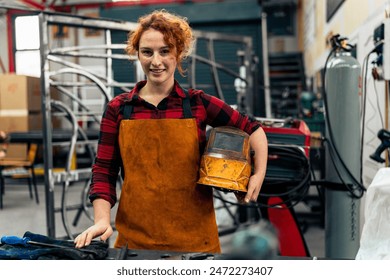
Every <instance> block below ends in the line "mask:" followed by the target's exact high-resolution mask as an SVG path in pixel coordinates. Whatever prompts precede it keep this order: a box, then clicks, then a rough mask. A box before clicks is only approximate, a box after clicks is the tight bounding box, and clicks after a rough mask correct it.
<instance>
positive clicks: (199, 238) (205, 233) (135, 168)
mask: <svg viewBox="0 0 390 280" xmlns="http://www.w3.org/2000/svg"><path fill="white" fill-rule="evenodd" d="M183 109H184V112H185V113H184V115H185V118H184V119H146V120H130V119H129V117H130V115H131V111H132V105H130V104H126V105H125V110H124V119H123V120H122V121H121V123H120V130H119V145H120V151H121V157H122V161H123V168H124V173H125V178H124V182H123V186H122V192H121V196H120V202H119V208H118V211H117V215H116V221H115V225H116V229H117V230H118V237H117V239H116V242H115V245H114V246H115V247H117V248H118V247H122V246H124V245H125V244H126V243H127V245H128V247H129V248H133V249H149V250H163V251H166V250H167V251H181V252H214V253H219V252H220V244H219V238H218V228H217V225H216V219H215V212H214V206H213V196H212V189H211V188H200V187H197V185H196V182H197V178H198V169H199V158H200V155H199V143H198V133H197V126H196V121H195V119H194V118H192V116H191V109H190V106H189V99H188V97H187V98H186V99H184V102H183Z"/></svg>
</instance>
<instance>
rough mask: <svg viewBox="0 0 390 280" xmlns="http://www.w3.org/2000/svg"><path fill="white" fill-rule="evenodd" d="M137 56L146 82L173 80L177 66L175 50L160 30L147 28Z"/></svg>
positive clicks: (170, 81)
mask: <svg viewBox="0 0 390 280" xmlns="http://www.w3.org/2000/svg"><path fill="white" fill-rule="evenodd" d="M138 58H139V60H140V62H141V65H142V69H143V70H144V72H145V75H146V77H147V80H148V82H152V83H158V84H161V83H165V82H168V83H173V82H174V74H175V70H176V66H177V61H176V57H175V52H174V50H173V49H170V48H169V46H168V45H167V44H166V43H165V41H164V37H163V34H162V33H161V32H160V31H157V30H155V29H148V30H146V31H145V32H144V33H143V34H142V36H141V38H140V42H139V51H138Z"/></svg>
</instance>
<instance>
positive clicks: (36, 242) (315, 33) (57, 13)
mask: <svg viewBox="0 0 390 280" xmlns="http://www.w3.org/2000/svg"><path fill="white" fill-rule="evenodd" d="M357 2H358V3H357ZM157 9H166V10H168V11H170V12H174V13H177V14H180V15H182V16H184V17H186V18H188V20H189V22H190V25H191V27H192V28H193V29H194V35H195V37H196V43H195V45H194V48H193V52H192V53H191V55H190V56H189V57H188V58H187V59H186V60H185V62H184V65H185V68H186V69H187V73H186V75H185V76H184V77H183V76H180V75H176V76H175V78H176V79H177V80H178V81H179V82H180V84H181V85H182V86H183V87H185V88H198V89H202V90H203V91H205V92H206V93H209V94H211V95H214V96H216V97H218V98H220V99H221V100H223V101H225V102H227V103H228V104H229V105H231V106H233V107H234V108H236V109H237V110H240V111H241V112H243V113H245V114H247V115H249V116H252V117H254V118H255V119H257V120H258V121H259V122H260V123H261V124H262V128H263V129H264V131H265V133H266V136H267V139H268V162H267V170H266V176H265V180H264V183H263V186H262V188H261V192H260V195H259V197H258V200H257V202H255V203H250V204H244V203H240V201H239V200H238V198H237V197H236V196H235V195H234V194H235V192H240V191H242V189H243V188H244V189H245V188H246V184H247V181H246V182H241V184H240V185H238V186H236V187H227V188H225V187H223V186H222V187H221V185H223V184H224V183H220V184H219V183H218V182H215V180H213V179H210V177H211V176H218V174H210V173H208V174H206V173H207V172H205V175H204V177H202V178H201V180H202V183H203V184H208V183H210V182H211V181H212V183H210V185H211V186H210V187H211V188H213V194H214V206H215V212H216V217H217V222H218V233H219V237H220V240H221V246H222V253H221V254H210V253H207V252H205V253H203V254H202V253H193V252H188V253H182V252H159V251H147V250H132V248H127V247H124V248H121V249H116V248H113V243H114V237H111V238H110V239H109V240H108V242H105V243H103V242H100V241H98V240H96V241H94V242H93V243H92V244H91V245H90V246H88V249H87V248H85V249H75V248H74V246H73V242H72V240H74V238H75V236H77V234H79V233H80V232H81V231H83V230H84V229H86V228H87V227H89V226H90V225H92V224H93V209H92V205H91V203H90V201H89V199H88V193H89V186H90V182H91V181H90V180H91V167H92V164H93V162H94V158H95V154H96V147H97V143H98V141H99V127H100V123H101V119H102V114H103V112H104V109H105V105H106V104H107V103H108V102H109V101H110V100H111V99H112V98H113V97H115V96H117V95H118V94H120V93H123V92H129V91H130V90H131V89H132V88H133V87H134V86H135V84H136V83H137V82H139V81H141V80H143V79H144V78H145V77H144V74H143V72H142V69H141V66H140V64H139V63H138V61H137V57H136V56H129V55H127V54H126V52H125V51H124V49H125V47H126V40H127V35H128V33H129V32H130V31H131V30H134V29H135V27H136V26H137V19H138V18H139V17H140V16H142V15H144V14H146V13H149V12H151V11H153V10H157ZM389 80H390V1H388V0H378V1H370V0H359V1H357V0H323V1H315V0H241V1H238V0H219V1H215V0H160V1H158V0H133V1H131V0H127V1H123V0H122V1H121V0H15V1H11V0H0V132H1V133H0V238H1V242H0V259H1V258H11V257H10V255H9V254H8V253H9V252H10V251H11V252H12V253H13V255H12V256H13V257H12V258H18V257H15V254H16V256H19V257H20V258H39V257H40V256H42V255H40V254H41V253H40V252H41V251H39V252H38V251H37V250H35V251H34V250H32V249H31V248H35V249H36V248H40V249H42V248H43V249H52V250H54V249H55V252H56V254H57V257H58V258H60V259H68V258H69V259H162V258H164V259H196V260H200V259H313V258H316V259H331V260H343V259H347V260H348V259H351V260H352V259H385V258H389V257H390V248H388V246H389V245H388V244H389V242H387V243H386V241H389V237H388V236H386V235H388V234H384V233H385V232H388V230H389V228H388V227H387V226H386V225H387V224H390V223H389V222H390V216H389V213H388V211H387V210H386V209H387V207H388V205H387V203H388V202H387V203H386V197H387V196H389V194H388V193H389V192H388V191H387V192H386V191H385V189H386V187H387V185H386V179H387V178H388V177H389V176H390V174H389V175H387V173H386V171H387V168H388V165H389V157H388V153H389V148H390V130H389ZM229 133H230V132H229V131H225V130H221V131H214V130H212V129H210V130H209V135H210V140H212V141H209V142H208V145H209V147H208V148H207V151H209V152H210V153H209V154H207V156H208V158H207V159H206V160H210V158H212V157H213V155H214V156H215V154H218V151H220V150H223V149H228V150H233V151H234V153H235V154H236V157H239V158H242V159H250V157H251V154H250V151H249V148H248V137H247V135H240V137H241V138H239V136H237V135H234V137H233V136H232V135H229ZM240 143H241V144H242V143H244V145H246V149H245V152H240V151H241V148H240ZM216 151H217V152H216ZM204 156H206V154H205V155H204ZM215 158H221V156H220V155H217V156H215ZM215 158H214V160H215ZM202 160H203V159H202ZM211 160H212V159H211ZM243 162H244V161H243ZM249 162H250V161H249ZM204 164H205V163H204V162H203V161H202V166H203V165H204ZM216 164H219V163H216ZM243 165H244V163H243ZM202 168H203V167H202ZM245 168H247V169H249V173H250V171H251V170H250V169H251V166H246V167H245ZM252 168H253V166H252ZM247 171H248V170H247ZM207 180H208V181H207ZM121 183H122V181H121V180H118V182H117V191H118V193H120V190H121ZM377 197H381V199H378V198H377ZM387 201H389V200H388V199H387ZM115 209H116V207H114V208H113V210H112V213H115ZM112 216H113V217H112V222H113V225H114V219H115V215H114V214H113V215H112ZM114 236H115V232H114ZM374 241H375V242H374ZM375 244H383V246H380V248H379V247H378V246H375ZM26 250H30V251H31V252H30V254H26V252H25V251H26ZM15 252H16V253H15ZM51 257H53V256H51ZM53 258H55V256H54V257H53Z"/></svg>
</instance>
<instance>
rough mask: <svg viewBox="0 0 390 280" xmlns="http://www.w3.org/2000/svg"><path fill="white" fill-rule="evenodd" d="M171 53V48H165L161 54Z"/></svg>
mask: <svg viewBox="0 0 390 280" xmlns="http://www.w3.org/2000/svg"><path fill="white" fill-rule="evenodd" d="M169 53H170V50H169V49H164V50H162V51H161V54H163V55H167V54H169Z"/></svg>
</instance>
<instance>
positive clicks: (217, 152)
mask: <svg viewBox="0 0 390 280" xmlns="http://www.w3.org/2000/svg"><path fill="white" fill-rule="evenodd" d="M251 171H252V168H251V163H250V145H249V135H248V134H247V133H245V132H244V131H242V130H240V129H238V128H234V127H228V126H222V127H217V128H213V129H212V130H211V133H210V137H209V139H208V141H207V145H206V148H205V151H204V154H203V155H202V158H201V161H200V168H199V180H198V184H201V185H207V186H211V187H214V188H217V189H221V190H224V191H239V192H247V186H248V182H249V177H250V175H251Z"/></svg>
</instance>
